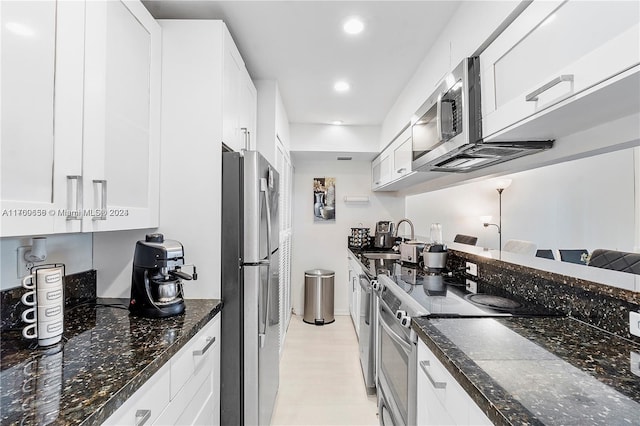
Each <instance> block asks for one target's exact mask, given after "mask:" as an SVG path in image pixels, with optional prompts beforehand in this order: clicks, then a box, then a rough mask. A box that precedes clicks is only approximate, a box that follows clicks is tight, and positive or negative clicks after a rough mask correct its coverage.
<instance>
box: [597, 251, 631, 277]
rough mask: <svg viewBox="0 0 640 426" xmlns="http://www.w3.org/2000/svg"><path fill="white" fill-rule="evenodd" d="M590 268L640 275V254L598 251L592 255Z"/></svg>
mask: <svg viewBox="0 0 640 426" xmlns="http://www.w3.org/2000/svg"><path fill="white" fill-rule="evenodd" d="M589 266H595V267H596V268H604V269H613V270H614V271H620V272H628V273H631V274H636V275H640V253H629V252H624V251H615V250H605V249H596V250H594V251H593V253H591V259H590V260H589Z"/></svg>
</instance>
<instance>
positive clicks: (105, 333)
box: [0, 299, 222, 425]
mask: <svg viewBox="0 0 640 426" xmlns="http://www.w3.org/2000/svg"><path fill="white" fill-rule="evenodd" d="M126 302H127V301H126V300H125V301H123V300H121V299H98V300H97V302H96V304H94V303H89V304H85V305H80V306H77V307H74V308H72V309H67V311H66V312H65V333H64V338H63V342H61V343H60V344H58V345H54V346H53V347H49V348H37V347H35V346H34V344H33V343H32V341H27V340H25V339H23V338H22V336H21V334H20V330H9V331H3V333H2V338H1V344H2V346H1V355H2V356H1V364H0V369H1V371H0V386H1V400H0V413H1V417H0V418H1V423H2V424H56V425H58V424H59V425H62V424H65V425H67V424H72V425H73V424H80V423H82V424H100V423H102V422H103V421H104V420H106V419H107V418H108V417H109V415H111V414H112V413H113V412H114V411H115V410H116V409H117V408H118V407H119V406H120V405H122V403H123V402H124V401H126V400H127V398H129V397H130V396H131V395H132V394H133V393H134V392H135V391H136V390H137V389H138V388H139V387H140V386H141V385H142V384H144V383H145V382H146V381H147V379H149V378H150V377H151V376H152V375H153V374H154V373H155V372H156V371H158V370H159V368H160V367H162V365H164V364H165V363H166V362H167V361H168V360H169V359H170V358H171V357H172V356H173V355H174V354H175V353H176V352H177V351H178V350H179V349H180V348H181V347H182V346H183V345H184V344H185V343H187V342H188V341H189V339H191V337H193V336H194V335H195V334H196V333H197V332H198V331H199V330H200V329H201V328H202V327H204V326H205V325H206V324H207V323H208V322H209V320H211V319H212V318H213V317H214V316H215V315H216V314H217V313H218V312H219V311H220V310H221V309H222V302H221V301H220V300H199V299H198V300H186V301H185V303H186V311H185V313H184V314H183V315H179V316H176V317H171V318H162V319H147V318H138V317H133V316H130V315H129V311H128V310H127V309H126V308H125V309H122V307H123V306H124V307H126ZM116 305H118V306H120V307H115V306H116Z"/></svg>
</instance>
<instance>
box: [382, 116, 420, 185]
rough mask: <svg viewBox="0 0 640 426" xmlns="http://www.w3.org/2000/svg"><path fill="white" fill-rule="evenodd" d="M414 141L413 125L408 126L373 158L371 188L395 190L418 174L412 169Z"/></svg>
mask: <svg viewBox="0 0 640 426" xmlns="http://www.w3.org/2000/svg"><path fill="white" fill-rule="evenodd" d="M412 141H413V139H412V138H411V127H407V128H405V129H404V130H403V131H402V133H400V134H399V135H398V136H397V137H396V138H395V139H394V140H393V142H392V143H391V144H390V145H389V146H388V147H387V148H385V150H384V151H382V153H381V154H380V155H379V156H378V157H377V158H376V159H375V160H373V162H372V163H371V175H372V182H371V188H372V189H373V190H374V191H376V190H379V191H395V190H397V189H398V188H399V187H401V186H402V182H403V181H404V180H405V179H406V178H408V177H409V176H412V175H414V174H416V172H412V171H411V162H412V155H413V151H412V149H413V147H412Z"/></svg>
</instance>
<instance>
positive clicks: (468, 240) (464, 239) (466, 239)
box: [453, 234, 478, 246]
mask: <svg viewBox="0 0 640 426" xmlns="http://www.w3.org/2000/svg"><path fill="white" fill-rule="evenodd" d="M453 242H454V243H460V244H468V245H470V246H475V245H476V243H477V242H478V237H472V236H471V235H463V234H456V236H455V237H454V238H453Z"/></svg>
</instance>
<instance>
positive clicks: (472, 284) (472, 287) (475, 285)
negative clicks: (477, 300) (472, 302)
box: [466, 279, 478, 293]
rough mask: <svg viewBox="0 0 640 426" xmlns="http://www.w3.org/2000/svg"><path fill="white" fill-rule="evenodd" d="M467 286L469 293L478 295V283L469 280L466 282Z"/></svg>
mask: <svg viewBox="0 0 640 426" xmlns="http://www.w3.org/2000/svg"><path fill="white" fill-rule="evenodd" d="M466 286H467V291H470V292H471V293H477V292H478V283H477V282H475V281H473V280H470V279H467V281H466Z"/></svg>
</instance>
